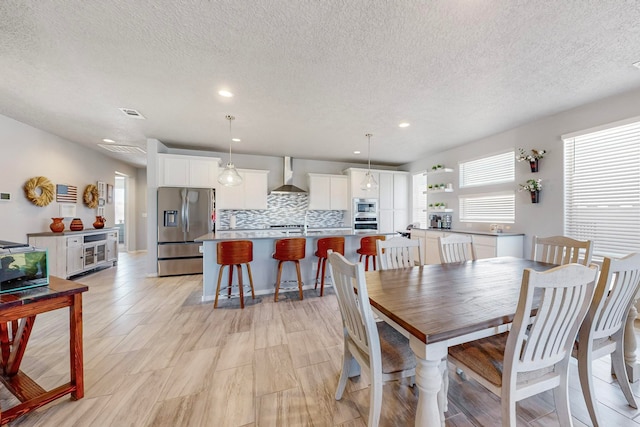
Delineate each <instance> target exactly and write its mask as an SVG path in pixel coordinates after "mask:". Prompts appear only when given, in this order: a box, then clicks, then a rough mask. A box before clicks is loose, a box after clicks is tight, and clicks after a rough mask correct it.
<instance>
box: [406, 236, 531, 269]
mask: <svg viewBox="0 0 640 427" xmlns="http://www.w3.org/2000/svg"><path fill="white" fill-rule="evenodd" d="M449 234H451V232H450V231H438V230H422V229H413V230H411V238H412V239H417V238H420V239H421V240H422V242H421V254H422V261H423V262H424V263H425V264H440V250H439V243H438V237H445V236H447V235H449ZM462 234H464V233H462ZM470 234H471V235H472V237H473V245H474V247H475V250H476V258H477V259H483V258H495V257H500V256H514V257H518V258H522V256H523V245H524V236H523V235H504V234H503V235H495V236H487V235H482V234H472V233H470Z"/></svg>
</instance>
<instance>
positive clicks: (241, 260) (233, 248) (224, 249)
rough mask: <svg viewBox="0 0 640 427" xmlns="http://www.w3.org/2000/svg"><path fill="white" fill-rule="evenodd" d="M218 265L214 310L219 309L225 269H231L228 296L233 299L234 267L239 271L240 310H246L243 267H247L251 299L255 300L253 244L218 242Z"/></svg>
mask: <svg viewBox="0 0 640 427" xmlns="http://www.w3.org/2000/svg"><path fill="white" fill-rule="evenodd" d="M217 255H218V264H219V265H220V270H219V271H218V285H217V286H216V296H215V300H214V302H213V308H217V307H218V296H219V295H220V284H221V283H222V274H223V272H224V267H226V266H228V267H229V282H228V285H227V291H228V293H227V295H228V297H229V298H230V297H231V287H232V286H233V267H236V269H237V271H238V290H239V293H240V308H244V283H243V278H242V265H243V264H244V265H246V266H247V274H248V276H249V284H250V286H251V298H253V299H255V297H256V295H255V291H254V288H253V276H252V274H251V265H250V264H249V263H250V262H251V261H253V242H251V241H250V240H230V241H226V242H218V245H217Z"/></svg>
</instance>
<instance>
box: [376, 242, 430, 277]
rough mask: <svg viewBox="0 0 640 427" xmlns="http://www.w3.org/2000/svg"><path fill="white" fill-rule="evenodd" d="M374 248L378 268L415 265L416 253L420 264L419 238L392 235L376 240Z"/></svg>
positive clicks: (388, 268)
mask: <svg viewBox="0 0 640 427" xmlns="http://www.w3.org/2000/svg"><path fill="white" fill-rule="evenodd" d="M376 248H377V252H378V266H379V268H380V270H391V269H396V268H407V267H413V266H415V265H416V254H417V258H418V264H419V265H422V256H421V254H420V240H416V239H407V238H404V237H392V238H391V239H388V240H378V241H376Z"/></svg>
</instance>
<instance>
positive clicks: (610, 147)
mask: <svg viewBox="0 0 640 427" xmlns="http://www.w3.org/2000/svg"><path fill="white" fill-rule="evenodd" d="M562 140H563V142H564V162H565V165H564V166H565V168H564V184H565V185H564V201H565V202H564V234H565V235H567V236H569V237H573V238H575V239H579V240H592V241H593V245H594V246H593V255H594V258H595V259H596V260H597V259H599V258H601V257H603V256H609V257H622V256H625V255H627V254H629V253H632V252H640V117H633V118H630V119H627V120H622V121H618V122H615V123H610V124H607V125H603V126H598V127H596V128H591V129H587V130H584V131H580V132H575V133H572V134H568V135H563V136H562Z"/></svg>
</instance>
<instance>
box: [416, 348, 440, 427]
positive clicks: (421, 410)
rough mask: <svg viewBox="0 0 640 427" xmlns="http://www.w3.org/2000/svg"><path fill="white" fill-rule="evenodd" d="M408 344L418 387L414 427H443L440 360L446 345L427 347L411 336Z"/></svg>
mask: <svg viewBox="0 0 640 427" xmlns="http://www.w3.org/2000/svg"><path fill="white" fill-rule="evenodd" d="M409 344H410V346H411V349H412V350H413V353H414V354H415V356H416V385H417V386H418V408H417V409H416V427H444V407H445V406H446V404H445V403H444V402H446V399H447V396H445V395H444V389H445V387H444V383H443V381H442V371H441V367H442V360H443V358H445V357H446V356H447V344H446V343H434V344H429V345H428V346H427V345H426V344H425V343H423V342H421V341H420V340H418V339H417V338H414V337H413V336H411V337H410V338H409Z"/></svg>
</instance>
